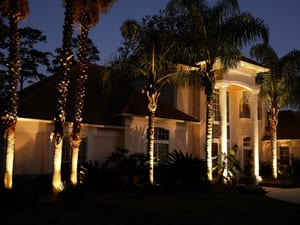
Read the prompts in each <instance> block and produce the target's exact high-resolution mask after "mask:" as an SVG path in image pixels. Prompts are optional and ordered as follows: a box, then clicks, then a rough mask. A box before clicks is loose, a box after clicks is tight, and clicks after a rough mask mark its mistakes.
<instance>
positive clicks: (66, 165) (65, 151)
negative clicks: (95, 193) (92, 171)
mask: <svg viewBox="0 0 300 225" xmlns="http://www.w3.org/2000/svg"><path fill="white" fill-rule="evenodd" d="M71 150H72V149H71V145H70V139H69V136H68V135H65V138H64V141H63V147H62V160H61V163H62V164H61V171H62V178H63V179H68V178H69V175H70V166H71ZM86 153H87V137H86V136H83V137H82V138H81V142H80V146H79V152H78V165H80V163H83V162H85V161H86ZM78 169H79V166H78Z"/></svg>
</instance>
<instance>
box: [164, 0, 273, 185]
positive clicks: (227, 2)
mask: <svg viewBox="0 0 300 225" xmlns="http://www.w3.org/2000/svg"><path fill="white" fill-rule="evenodd" d="M166 9H167V11H168V12H169V13H170V14H172V15H175V16H178V17H181V18H183V21H185V24H186V25H185V26H189V30H188V31H189V36H190V38H189V39H187V40H188V41H189V43H188V44H190V45H188V46H189V47H188V48H187V51H186V52H187V53H188V54H187V57H188V59H189V62H190V63H196V62H200V61H201V62H204V63H201V65H200V66H199V70H200V71H202V72H203V73H204V77H203V78H202V79H203V84H204V85H205V86H204V92H205V94H206V104H207V108H206V114H207V115H206V162H207V178H208V180H209V181H212V129H213V92H214V89H215V79H216V78H215V71H216V70H217V69H218V68H216V62H217V61H220V62H221V64H222V67H223V69H227V68H230V67H234V66H235V65H236V63H237V62H238V61H239V59H240V57H241V53H240V49H241V48H242V47H243V46H245V45H248V44H250V43H252V42H253V41H255V40H258V39H263V40H264V41H267V40H268V29H267V28H266V26H265V25H264V23H263V21H262V20H261V19H258V18H254V17H253V16H252V15H251V14H250V13H248V12H243V13H241V12H240V10H239V5H238V1H237V0H219V1H217V2H216V3H215V4H214V5H213V6H208V5H207V4H206V1H204V0H171V1H170V2H169V4H168V5H167V8H166ZM188 24H189V25H188Z"/></svg>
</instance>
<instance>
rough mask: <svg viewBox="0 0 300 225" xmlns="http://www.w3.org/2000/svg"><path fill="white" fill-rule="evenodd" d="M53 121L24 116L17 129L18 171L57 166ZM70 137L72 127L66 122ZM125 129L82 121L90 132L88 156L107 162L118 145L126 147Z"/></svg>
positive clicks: (39, 170)
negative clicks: (54, 152)
mask: <svg viewBox="0 0 300 225" xmlns="http://www.w3.org/2000/svg"><path fill="white" fill-rule="evenodd" d="M53 128H54V127H53V122H52V121H45V120H33V119H24V118H20V119H19V120H18V123H17V129H16V146H15V160H14V173H15V174H50V173H52V168H53V148H54V147H53V143H51V142H50V139H49V135H50V133H51V131H52V130H53ZM64 131H65V133H66V137H67V134H70V133H71V131H72V126H71V124H66V127H65V130H64ZM123 133H124V129H123V128H120V127H116V128H112V127H103V126H95V125H88V124H83V125H82V134H83V135H85V136H87V155H86V159H87V160H92V161H98V162H100V163H101V162H103V161H104V160H105V159H106V158H107V156H109V155H110V154H111V153H112V152H113V151H115V150H116V149H117V147H123V146H124V141H123V137H122V136H123Z"/></svg>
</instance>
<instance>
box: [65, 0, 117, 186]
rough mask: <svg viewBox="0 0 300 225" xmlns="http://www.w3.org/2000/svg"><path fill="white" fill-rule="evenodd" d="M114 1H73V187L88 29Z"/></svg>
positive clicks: (84, 77) (79, 140) (83, 94)
mask: <svg viewBox="0 0 300 225" xmlns="http://www.w3.org/2000/svg"><path fill="white" fill-rule="evenodd" d="M115 1H116V0H75V22H77V23H78V24H79V27H80V36H79V51H78V63H79V68H80V69H79V76H78V78H77V80H76V93H75V95H76V96H75V105H74V108H75V112H74V122H73V130H72V135H71V149H72V159H71V176H70V181H71V183H72V184H73V185H76V184H77V163H78V151H79V146H80V142H81V122H82V110H83V105H84V96H85V82H86V80H87V47H88V40H89V39H88V32H89V29H90V28H91V27H92V26H94V25H96V24H97V23H98V21H99V14H101V13H106V12H107V11H108V10H109V9H110V7H111V6H112V5H113V3H115Z"/></svg>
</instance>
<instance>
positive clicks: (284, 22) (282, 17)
mask: <svg viewBox="0 0 300 225" xmlns="http://www.w3.org/2000/svg"><path fill="white" fill-rule="evenodd" d="M209 1H213V0H209ZM168 2H169V0H119V1H118V2H117V3H115V5H114V6H113V7H112V8H111V10H110V11H109V12H108V13H107V14H103V15H100V21H99V24H98V25H97V26H96V27H93V28H92V29H91V32H90V38H91V39H92V40H93V41H94V43H95V44H96V45H97V47H98V49H99V51H100V58H101V60H100V62H99V64H105V63H106V62H107V61H109V60H110V59H111V58H112V56H113V55H114V54H115V53H116V52H117V49H118V47H119V46H120V43H121V40H122V39H121V34H120V26H121V25H122V23H123V22H124V21H125V20H126V19H129V18H130V19H138V20H139V19H140V18H142V17H144V16H145V15H149V14H155V13H158V11H159V10H160V9H163V8H164V7H165V6H166V4H167V3H168ZM239 4H240V8H241V11H249V12H250V13H251V14H252V15H253V16H255V17H260V18H262V19H263V20H264V21H265V23H266V24H267V25H268V26H269V30H270V44H271V46H272V47H273V48H274V49H275V51H276V52H277V54H278V55H279V56H280V57H282V56H283V55H285V54H287V53H288V52H289V51H291V50H293V49H300V42H299V40H300V29H299V28H300V26H299V24H300V13H299V11H300V1H299V0H239ZM29 7H30V15H29V17H28V18H27V19H26V20H25V21H24V22H21V26H31V27H32V28H36V29H39V30H41V31H43V33H44V34H45V35H46V36H47V40H48V43H47V44H42V45H41V46H40V49H42V50H47V51H50V52H53V51H54V49H55V48H56V47H59V46H60V45H61V41H62V25H63V19H64V8H63V6H62V0H29ZM76 32H78V33H79V31H78V30H77V31H76ZM248 51H249V50H248V48H245V49H244V50H243V54H244V55H245V56H247V57H249V52H248Z"/></svg>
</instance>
